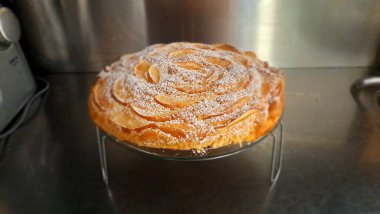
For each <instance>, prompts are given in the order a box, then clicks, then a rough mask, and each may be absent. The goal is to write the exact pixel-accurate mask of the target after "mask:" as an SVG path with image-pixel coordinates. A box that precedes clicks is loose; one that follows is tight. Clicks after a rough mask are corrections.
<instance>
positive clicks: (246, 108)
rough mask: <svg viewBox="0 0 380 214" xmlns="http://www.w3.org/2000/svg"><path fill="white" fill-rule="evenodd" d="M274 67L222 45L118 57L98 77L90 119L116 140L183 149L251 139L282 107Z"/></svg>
mask: <svg viewBox="0 0 380 214" xmlns="http://www.w3.org/2000/svg"><path fill="white" fill-rule="evenodd" d="M284 85H285V83H284V79H283V76H282V73H281V72H280V71H278V70H277V69H274V68H271V67H268V64H267V63H265V62H262V61H260V60H258V59H257V58H256V55H255V54H254V53H253V52H241V51H239V50H238V49H236V48H234V47H232V46H229V45H224V44H216V45H206V44H199V43H171V44H167V45H161V44H160V45H153V46H149V47H148V48H146V49H144V50H143V51H141V52H139V53H135V54H130V55H124V56H122V57H121V59H120V60H119V61H117V62H115V63H113V64H112V65H110V66H107V67H106V68H105V69H104V70H103V71H102V72H101V73H100V74H99V76H98V78H97V80H96V83H95V84H94V86H93V87H92V89H91V93H90V97H89V100H88V106H89V114H90V117H91V119H92V120H93V122H94V123H95V124H96V125H97V126H98V127H99V128H100V129H102V130H103V131H105V132H106V133H108V134H110V135H112V136H114V137H115V138H117V139H119V140H121V141H127V142H130V143H134V144H137V145H140V146H145V147H153V148H164V149H176V150H189V149H203V148H206V147H211V148H217V147H221V146H226V145H229V144H234V143H241V142H245V141H248V142H250V141H254V140H256V139H258V138H260V137H262V136H263V135H265V134H267V133H268V132H269V131H271V130H272V129H273V128H274V126H275V125H276V124H277V122H278V120H279V118H280V117H281V115H282V112H283V107H284Z"/></svg>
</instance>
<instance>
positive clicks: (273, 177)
mask: <svg viewBox="0 0 380 214" xmlns="http://www.w3.org/2000/svg"><path fill="white" fill-rule="evenodd" d="M276 132H277V133H276ZM270 135H271V137H272V138H273V149H272V162H271V170H270V181H271V183H272V184H275V183H276V182H277V180H278V177H279V176H280V173H281V168H282V154H283V152H282V150H283V143H284V142H283V136H284V124H283V123H282V121H280V122H279V124H278V125H277V127H276V128H275V130H274V131H273V132H271V133H270ZM277 147H279V148H278V149H277ZM277 150H278V151H277ZM276 166H277V170H276Z"/></svg>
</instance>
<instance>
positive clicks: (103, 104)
mask: <svg viewBox="0 0 380 214" xmlns="http://www.w3.org/2000/svg"><path fill="white" fill-rule="evenodd" d="M105 83H106V81H105V80H104V79H99V80H98V81H97V82H96V84H95V85H94V88H93V90H92V91H93V96H94V103H95V104H96V106H98V107H99V109H100V110H103V111H104V110H106V109H110V108H112V103H111V102H110V100H109V98H108V97H107V96H106V95H105V93H106V90H104V86H105Z"/></svg>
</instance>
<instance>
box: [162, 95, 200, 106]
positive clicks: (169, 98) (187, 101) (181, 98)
mask: <svg viewBox="0 0 380 214" xmlns="http://www.w3.org/2000/svg"><path fill="white" fill-rule="evenodd" d="M155 99H156V101H157V102H158V103H159V104H161V105H163V106H167V107H178V108H183V107H186V106H189V105H192V104H194V103H197V102H199V101H201V100H202V99H204V97H203V96H190V95H183V94H178V95H177V94H176V95H162V96H156V97H155Z"/></svg>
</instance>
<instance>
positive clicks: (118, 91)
mask: <svg viewBox="0 0 380 214" xmlns="http://www.w3.org/2000/svg"><path fill="white" fill-rule="evenodd" d="M111 93H112V95H113V97H114V98H115V99H116V100H117V101H118V102H120V103H122V104H124V105H126V104H128V99H130V98H132V95H131V93H130V92H129V90H128V89H127V88H126V87H125V84H124V80H123V79H122V78H119V79H117V80H116V81H115V82H114V83H113V86H112V92H111Z"/></svg>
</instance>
